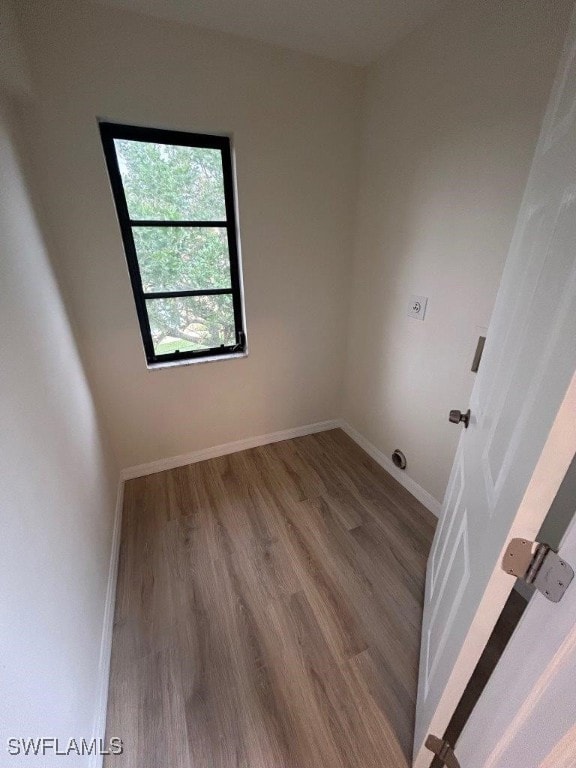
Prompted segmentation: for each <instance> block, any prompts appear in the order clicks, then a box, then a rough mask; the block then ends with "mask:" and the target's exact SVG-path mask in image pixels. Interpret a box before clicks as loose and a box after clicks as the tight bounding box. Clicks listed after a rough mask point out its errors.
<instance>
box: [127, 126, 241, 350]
mask: <svg viewBox="0 0 576 768" xmlns="http://www.w3.org/2000/svg"><path fill="white" fill-rule="evenodd" d="M115 145H116V152H117V155H118V161H119V166H120V173H121V175H122V181H123V185H124V192H125V194H126V202H127V204H128V212H129V214H130V218H131V219H133V220H135V219H136V220H150V219H157V220H168V221H178V220H180V221H182V220H184V221H225V219H226V211H225V202H224V182H223V176H222V158H221V153H220V151H219V150H217V149H203V148H198V147H181V146H174V145H167V144H153V143H149V142H142V141H129V140H124V139H116V140H115ZM132 232H133V235H134V243H135V246H136V252H137V255H138V263H139V266H140V273H141V277H142V284H143V288H144V291H145V292H159V291H178V290H209V289H213V288H229V287H230V262H229V256H228V240H227V233H226V228H225V227H138V226H135V227H133V229H132ZM146 304H147V309H148V317H149V320H150V329H151V332H152V338H153V341H154V347H155V350H156V353H157V354H165V353H167V352H173V351H175V350H176V349H179V350H181V351H185V350H191V349H206V348H210V347H217V346H220V345H222V344H225V345H229V344H234V341H235V336H234V314H233V305H232V297H231V295H228V294H225V295H216V296H189V297H174V298H166V299H149V300H147V302H146Z"/></svg>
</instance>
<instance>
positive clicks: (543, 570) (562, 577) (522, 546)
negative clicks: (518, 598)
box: [502, 539, 574, 603]
mask: <svg viewBox="0 0 576 768" xmlns="http://www.w3.org/2000/svg"><path fill="white" fill-rule="evenodd" d="M502 569H503V570H504V571H506V573H509V574H511V575H512V576H516V578H517V579H522V581H525V582H526V583H527V584H532V586H534V587H535V588H536V589H537V590H538V591H539V592H541V593H542V594H543V595H544V597H547V598H548V600H551V601H552V602H553V603H558V602H559V601H560V600H561V599H562V597H563V595H564V592H566V590H567V589H568V586H569V584H570V582H571V581H572V579H573V578H574V571H573V570H572V568H571V567H570V566H569V565H568V563H567V562H566V561H565V560H562V558H561V557H560V555H559V554H558V553H557V552H555V551H554V550H553V549H552V548H551V547H549V546H548V544H542V543H540V542H539V541H528V539H512V541H511V542H510V543H509V544H508V546H507V547H506V552H505V553H504V557H503V558H502Z"/></svg>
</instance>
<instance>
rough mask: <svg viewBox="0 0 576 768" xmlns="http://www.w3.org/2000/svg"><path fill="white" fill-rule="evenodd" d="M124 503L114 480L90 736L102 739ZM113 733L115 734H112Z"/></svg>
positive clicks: (94, 766)
mask: <svg viewBox="0 0 576 768" xmlns="http://www.w3.org/2000/svg"><path fill="white" fill-rule="evenodd" d="M123 503H124V480H123V479H122V477H121V478H120V481H119V483H118V493H117V495H116V507H115V509H114V526H113V529H112V547H111V550H110V564H109V566H108V584H107V587H106V602H105V605H104V620H103V622H102V639H101V641H100V660H99V663H98V694H97V701H96V715H95V718H94V731H93V735H92V738H94V739H104V737H105V733H106V712H107V708H108V684H109V681H110V656H111V653H112V630H113V627H114V607H115V604H116V582H117V579H118V559H119V555H120V531H121V528H122V506H123ZM112 735H117V734H112ZM102 761H103V757H102V756H101V755H91V757H90V768H101V766H102Z"/></svg>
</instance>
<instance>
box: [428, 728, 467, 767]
mask: <svg viewBox="0 0 576 768" xmlns="http://www.w3.org/2000/svg"><path fill="white" fill-rule="evenodd" d="M424 746H425V747H426V749H429V750H430V752H432V753H433V754H435V755H436V757H438V758H439V759H440V760H441V761H442V763H443V764H444V765H445V766H446V767H447V768H460V763H459V762H458V760H457V759H456V755H455V754H454V750H453V749H452V747H451V746H450V744H448V742H447V741H444V739H440V738H438V736H433V735H432V734H431V733H429V734H428V736H427V737H426V741H425V742H424Z"/></svg>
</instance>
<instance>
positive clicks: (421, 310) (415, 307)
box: [408, 296, 428, 320]
mask: <svg viewBox="0 0 576 768" xmlns="http://www.w3.org/2000/svg"><path fill="white" fill-rule="evenodd" d="M427 304H428V297H427V296H410V304H409V306H408V317H415V318H416V319H417V320H424V315H425V314H426V305H427Z"/></svg>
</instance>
